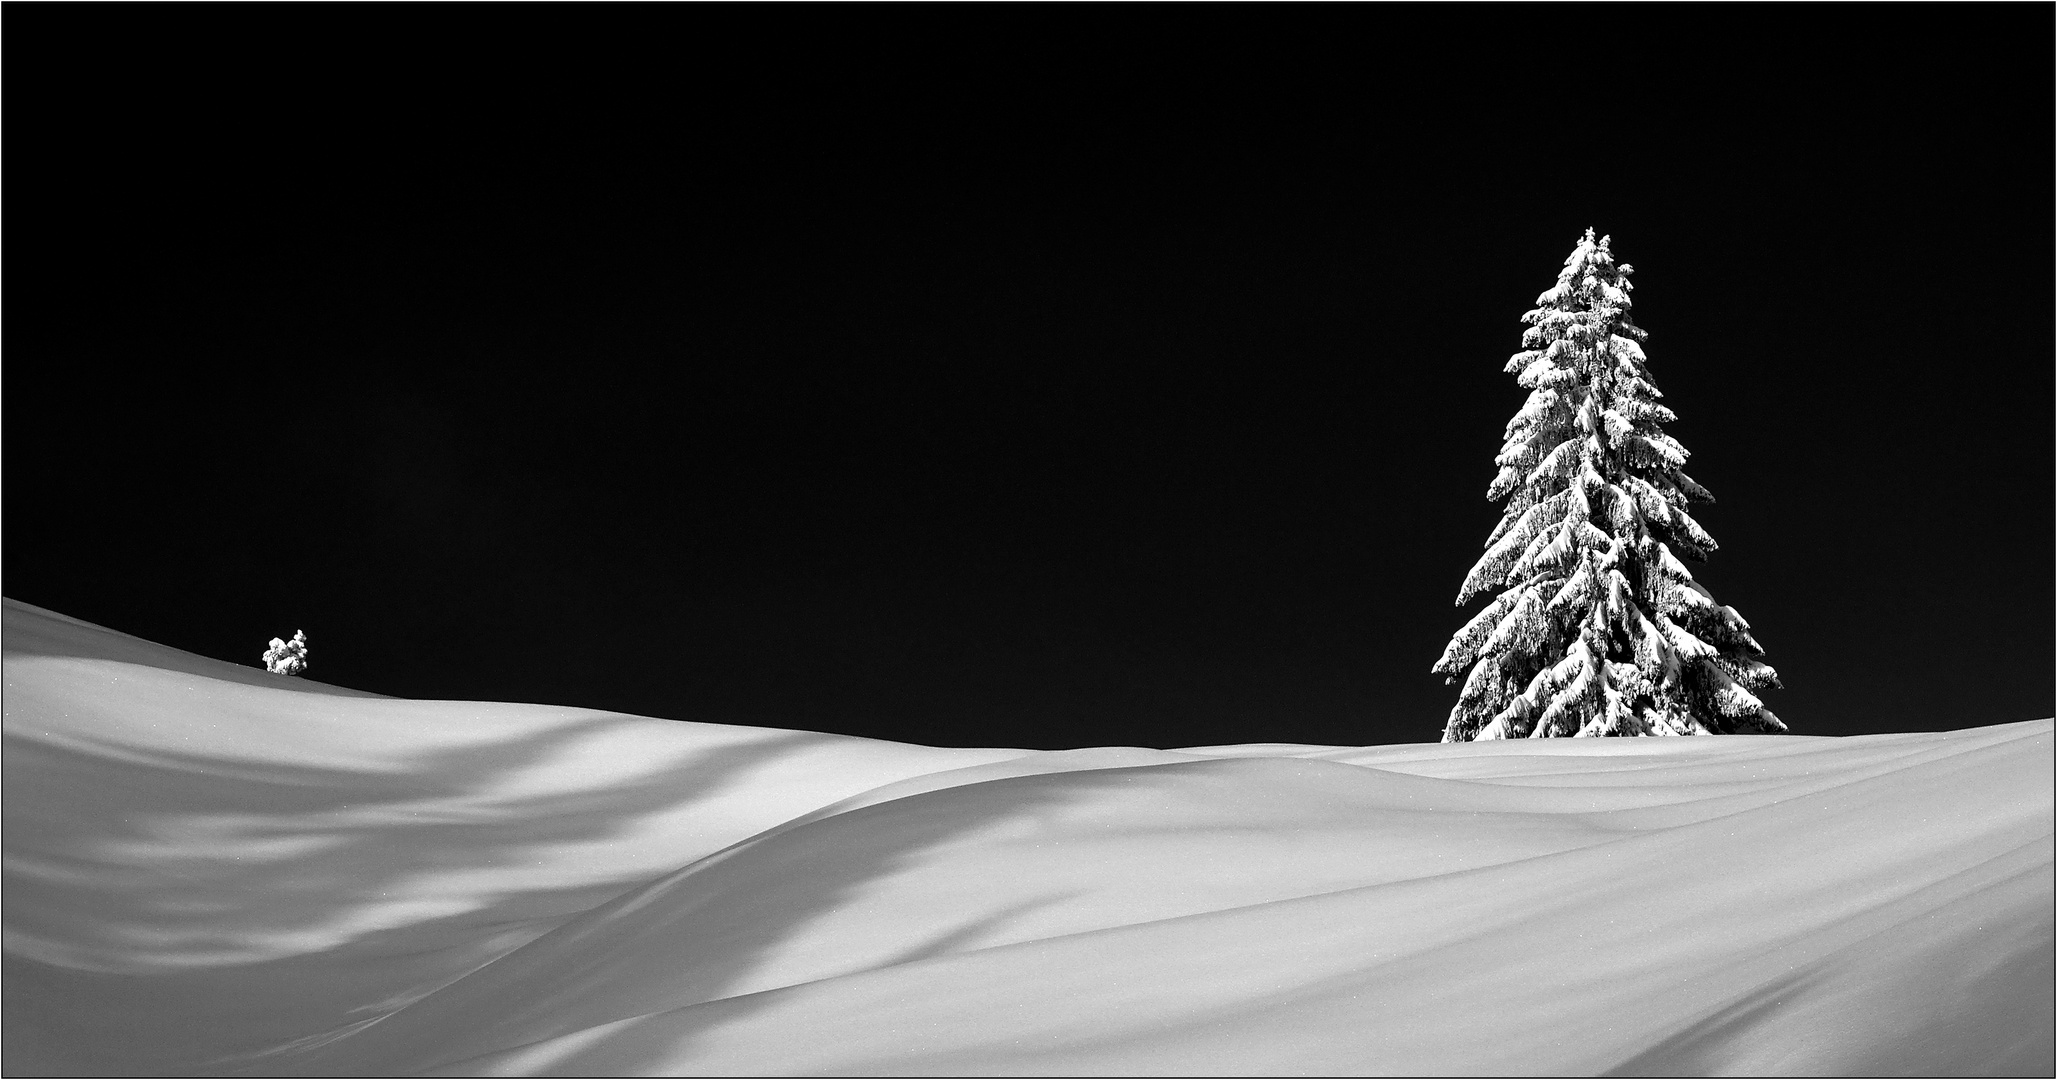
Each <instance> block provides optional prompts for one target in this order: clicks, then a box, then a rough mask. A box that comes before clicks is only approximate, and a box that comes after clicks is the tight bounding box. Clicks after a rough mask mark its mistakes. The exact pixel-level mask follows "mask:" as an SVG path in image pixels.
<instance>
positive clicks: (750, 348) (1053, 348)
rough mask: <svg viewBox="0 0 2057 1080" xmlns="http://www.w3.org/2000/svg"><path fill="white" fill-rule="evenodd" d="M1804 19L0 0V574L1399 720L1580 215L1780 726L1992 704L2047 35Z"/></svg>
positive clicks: (1176, 722) (1191, 734)
mask: <svg viewBox="0 0 2057 1080" xmlns="http://www.w3.org/2000/svg"><path fill="white" fill-rule="evenodd" d="M1819 14H1820V13H1819V12H1815V13H1813V14H1809V13H1807V12H1805V11H1798V10H1795V9H1792V8H1786V7H1775V8H1764V7H1750V8H1699V7H1694V8H1669V9H1653V8H1615V7H1609V8H1591V9H1573V8H1544V9H1531V8H1526V7H1521V8H1500V7H1472V6H1464V7H1454V8H1453V7H1444V8H1412V9H1407V8H1401V9H1387V8H1333V7H1320V8H1306V7H1300V8H1287V7H1279V8H1168V7H1149V8H1097V7H1069V6H1066V7H1055V8H975V9H972V8H928V7H913V8H840V7H837V8H808V7H785V6H774V7H768V8H716V9H708V8H692V9H662V8H646V7H628V8H605V9H596V8H540V7H537V8H527V7H524V8H484V7H479V8H400V7H352V8H275V9H251V8H246V7H232V8H195V7H187V8H181V9H176V10H174V11H171V12H165V11H162V10H159V9H153V8H147V7H122V8H106V7H97V6H96V7H54V6H20V5H16V6H13V7H11V8H10V9H9V11H8V13H7V31H8V33H7V35H6V71H7V93H6V106H5V125H6V128H5V149H6V164H7V170H6V180H7V185H6V207H5V209H6V250H5V255H6V264H5V270H6V277H5V286H6V295H5V298H6V315H7V335H6V345H7V353H6V367H5V374H4V379H5V383H4V400H5V428H4V434H5V457H4V465H5V508H4V512H5V520H4V524H5V545H4V557H5V566H4V573H5V582H4V588H5V591H6V593H7V595H8V596H11V597H14V598H16V599H19V600H24V601H27V602H30V603H35V604H40V605H43V606H46V607H50V608H54V609H56V610H58V611H61V612H64V613H66V614H69V615H73V616H76V617H79V618H83V619H87V620H90V621H93V622H98V623H102V624H105V625H108V626H111V627H113V628H115V629H119V630H123V631H127V632H130V633H134V634H138V635H141V636H143V637H146V638H150V639H153V640H156V641H161V642H164V643H166V644H170V645H175V646H178V647H180V648H183V649H188V650H191V651H194V652H198V653H202V654H206V655H210V656H215V657H220V658H224V659H229V660H234V661H237V662H243V663H249V664H252V665H257V664H258V663H259V661H258V654H259V653H260V652H261V651H262V650H263V648H264V645H265V642H266V641H267V640H268V639H269V638H271V637H273V636H275V635H276V636H290V635H291V633H292V632H293V631H294V630H295V629H299V628H304V629H305V630H306V631H307V633H308V635H309V638H310V641H311V646H312V649H311V656H312V660H313V668H312V670H311V671H310V673H309V674H310V676H311V677H313V678H317V679H320V680H323V681H328V682H334V683H339V684H342V685H347V686H353V687H358V688H362V689H367V690H374V691H378V692H381V693H387V694H397V695H404V696H408V697H421V698H461V699H489V700H514V701H537V702H551V703H560V704H569V705H579V706H590V707H595V708H604V709H614V710H623V711H628V712H635V713H641V714H646V715H652V716H662V717H672V718H680V719H693V720H708V721H719V722H732V723H747V724H762V725H770V726H778V727H791V728H806V729H813V730H823V731H836V732H847V733H856V734H864V735H871V736H876V737H881V738H890V739H897V740H906V741H915V742H925V743H933V744H944V745H996V746H1022V747H1068V746H1087V745H1113V744H1130V745H1156V746H1181V745H1200V744H1211V743H1231V742H1272V741H1276V742H1310V743H1322V744H1363V743H1381V742H1407V741H1423V740H1433V739H1435V738H1436V737H1437V736H1438V735H1439V733H1440V731H1441V726H1442V723H1443V720H1444V717H1445V715H1446V713H1447V711H1448V709H1449V706H1450V704H1451V702H1452V701H1453V700H1454V696H1455V690H1454V688H1449V687H1445V686H1444V685H1443V683H1442V680H1441V679H1440V678H1439V677H1436V676H1432V675H1430V674H1429V670H1428V669H1429V665H1430V664H1431V663H1432V662H1433V661H1434V660H1435V659H1436V657H1437V655H1438V654H1439V653H1440V652H1441V650H1442V647H1443V645H1444V643H1445V641H1446V640H1447V639H1448V637H1449V635H1450V634H1451V632H1452V631H1454V630H1455V629H1456V628H1457V627H1458V626H1459V625H1461V624H1462V622H1463V621H1464V619H1465V618H1466V617H1468V615H1469V614H1470V613H1471V611H1473V610H1475V609H1476V607H1477V605H1478V604H1479V603H1480V602H1481V601H1473V602H1472V604H1470V605H1467V606H1466V608H1464V609H1463V610H1458V609H1455V608H1453V607H1452V606H1451V600H1452V598H1453V597H1454V596H1455V595H1456V591H1457V588H1458V585H1459V584H1460V582H1461V581H1462V579H1463V577H1464V574H1465V571H1466V570H1467V569H1468V568H1469V567H1470V565H1471V563H1472V561H1473V560H1474V559H1475V558H1476V556H1477V554H1478V552H1479V549H1480V544H1481V543H1482V541H1483V540H1484V539H1485V536H1486V534H1487V533H1488V531H1489V530H1490V529H1491V528H1492V526H1493V524H1494V522H1495V521H1497V519H1498V511H1497V508H1496V507H1495V506H1494V505H1493V504H1489V503H1487V502H1486V501H1485V500H1484V498H1483V495H1484V491H1485V488H1486V485H1487V483H1488V481H1489V480H1490V479H1491V478H1492V475H1493V471H1494V470H1493V466H1492V457H1493V455H1494V454H1495V453H1496V452H1497V450H1498V448H1499V444H1500V437H1501V431H1502V428H1503V426H1504V425H1505V424H1506V422H1507V420H1508V418H1509V417H1510V416H1512V415H1513V413H1514V411H1515V410H1516V409H1517V408H1518V407H1519V405H1520V404H1521V402H1522V400H1523V398H1524V396H1525V395H1524V392H1523V391H1521V390H1520V389H1519V388H1518V387H1516V386H1515V384H1514V380H1513V377H1512V376H1510V375H1507V374H1504V373H1503V372H1502V370H1501V366H1502V364H1503V363H1504V362H1505V360H1506V359H1507V357H1508V356H1509V355H1510V354H1511V353H1513V352H1514V351H1516V350H1517V349H1518V348H1519V347H1520V344H1519V341H1520V332H1521V329H1522V327H1521V324H1520V323H1519V321H1518V319H1519V316H1520V315H1521V314H1522V312H1524V311H1525V310H1527V309H1528V308H1529V307H1530V306H1531V301H1532V300H1533V298H1534V297H1535V295H1536V294H1537V293H1538V292H1540V291H1542V290H1543V289H1544V288H1546V287H1547V286H1549V285H1550V284H1551V282H1552V281H1553V280H1554V277H1555V275H1556V272H1557V270H1558V267H1559V266H1560V264H1561V262H1562V260H1563V259H1564V257H1565V256H1566V255H1567V254H1569V253H1570V251H1571V249H1572V247H1573V245H1574V243H1575V242H1576V240H1577V239H1578V237H1579V235H1580V234H1581V233H1582V232H1583V231H1584V229H1585V228H1586V227H1587V226H1589V225H1590V226H1593V227H1595V228H1597V229H1599V230H1600V231H1601V232H1603V233H1608V234H1611V235H1612V236H1613V237H1614V250H1615V252H1616V254H1617V256H1618V257H1619V258H1621V259H1623V260H1625V261H1627V262H1629V263H1632V264H1633V265H1634V266H1635V267H1636V268H1637V271H1638V274H1637V277H1636V278H1635V280H1636V282H1637V284H1638V286H1639V290H1638V291H1637V293H1636V294H1635V299H1636V318H1637V321H1638V322H1639V323H1640V324H1641V325H1642V326H1643V327H1644V328H1645V329H1647V330H1648V331H1650V334H1651V339H1650V341H1649V343H1648V346H1647V348H1648V351H1649V354H1650V357H1651V361H1652V369H1653V372H1654V373H1655V376H1656V379H1657V382H1658V385H1659V386H1660V388H1661V389H1663V390H1664V392H1665V394H1666V403H1667V404H1669V405H1671V406H1672V407H1673V408H1674V409H1675V410H1676V411H1677V412H1678V414H1679V416H1680V419H1679V421H1678V422H1677V423H1675V424H1673V425H1672V426H1671V428H1670V430H1671V432H1672V433H1673V435H1675V436H1676V437H1677V438H1678V439H1679V440H1680V441H1681V442H1682V443H1683V444H1684V445H1685V446H1686V448H1687V449H1688V450H1690V451H1692V452H1693V453H1694V455H1695V456H1694V458H1693V460H1692V462H1691V463H1690V464H1689V465H1688V470H1689V471H1690V472H1691V473H1692V475H1693V476H1695V477H1696V478H1697V479H1699V480H1700V481H1701V482H1702V483H1704V484H1705V485H1706V486H1708V487H1709V488H1710V489H1712V490H1713V491H1714V493H1715V495H1716V496H1717V497H1718V498H1719V499H1720V502H1719V503H1718V504H1715V505H1712V506H1708V507H1705V508H1704V509H1703V510H1701V511H1700V512H1699V513H1698V517H1699V519H1700V521H1701V522H1702V524H1704V525H1705V526H1706V527H1707V528H1708V530H1709V531H1710V532H1712V533H1713V535H1714V536H1715V538H1716V539H1717V540H1718V541H1719V542H1720V543H1721V545H1722V546H1721V550H1720V551H1719V552H1718V553H1717V554H1716V555H1715V556H1714V558H1713V560H1712V562H1711V563H1709V564H1707V565H1705V566H1704V567H1695V572H1696V574H1697V575H1698V576H1699V578H1700V580H1701V581H1702V582H1704V583H1706V584H1707V585H1708V586H1709V587H1710V588H1711V589H1712V590H1713V591H1714V593H1715V595H1716V597H1717V598H1718V599H1720V600H1721V601H1722V602H1724V603H1727V604H1731V605H1734V606H1735V607H1737V608H1738V609H1739V610H1740V611H1742V612H1743V614H1744V615H1745V616H1747V617H1748V618H1749V619H1750V621H1751V623H1752V625H1753V626H1754V627H1755V629H1756V632H1757V636H1758V638H1759V640H1760V641H1762V642H1763V643H1764V645H1765V646H1766V649H1767V650H1768V655H1767V657H1766V659H1767V660H1768V661H1769V662H1770V663H1772V664H1773V665H1775V666H1776V667H1777V668H1778V669H1779V670H1780V672H1781V674H1782V675H1783V677H1784V679H1785V682H1786V685H1787V687H1788V689H1786V690H1784V691H1775V692H1772V693H1771V694H1770V696H1769V697H1768V698H1767V701H1768V703H1769V704H1770V705H1771V706H1772V707H1773V708H1774V709H1775V710H1777V711H1778V712H1779V714H1780V715H1781V716H1782V717H1784V718H1785V720H1786V721H1787V722H1788V724H1789V725H1790V726H1791V727H1792V729H1793V730H1794V731H1795V732H1796V733H1799V734H1827V735H1848V734H1858V733H1867V732H1884V731H1908V730H1936V729H1945V728H1956V727H1965V726H1972V725H1981V724H1992V723H2002V722H2010V721H2017V720H2026V719H2033V718H2038V717H2043V716H2048V715H2050V714H2051V713H2052V712H2053V682H2057V669H2053V652H2057V635H2053V604H2052V599H2053V564H2057V548H2053V496H2052V493H2053V469H2052V461H2053V443H2052V415H2053V410H2052V402H2053V378H2052V372H2053V335H2052V324H2053V319H2052V314H2053V305H2052V299H2053V288H2057V283H2053V274H2052V267H2053V243H2052V227H2053V225H2052V203H2053V184H2052V177H2053V165H2052V161H2053V153H2052V148H2053V136H2052V131H2053V110H2052V106H2051V102H2052V74H2053V73H2052V63H2051V54H2052V50H2051V41H2052V29H2053V14H2052V9H2051V8H2049V7H2048V6H2047V5H2012V6H2002V7H1984V8H1972V9H1967V8H1963V7H1952V8H1947V9H1910V8H1905V7H1892V8H1871V9H1867V10H1866V11H1864V12H1863V13H1862V18H1861V19H1859V20H1857V21H1859V22H1861V23H1863V24H1864V25H1863V27H1862V32H1861V33H1853V32H1852V30H1851V28H1850V27H1849V26H1847V25H1846V26H1842V27H1840V28H1838V29H1836V30H1834V31H1829V30H1814V29H1808V28H1809V27H1816V26H1824V25H1827V24H1826V20H1823V19H1820V18H1817V17H1816V16H1817V15H1819ZM442 23H448V25H441V24H442ZM1596 24H1597V25H1596Z"/></svg>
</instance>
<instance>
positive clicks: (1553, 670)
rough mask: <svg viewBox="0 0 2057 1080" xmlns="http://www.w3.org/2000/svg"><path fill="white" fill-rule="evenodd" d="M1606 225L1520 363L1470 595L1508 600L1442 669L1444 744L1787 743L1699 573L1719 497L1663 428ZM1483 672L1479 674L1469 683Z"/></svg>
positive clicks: (1752, 651) (1533, 323)
mask: <svg viewBox="0 0 2057 1080" xmlns="http://www.w3.org/2000/svg"><path fill="white" fill-rule="evenodd" d="M1609 239H1611V238H1609V237H1601V238H1600V239H1599V240H1597V241H1595V240H1594V239H1593V230H1591V229H1587V230H1586V235H1585V238H1584V239H1582V240H1580V241H1579V243H1578V247H1577V248H1576V249H1575V250H1573V251H1572V253H1571V257H1570V258H1568V259H1566V260H1564V270H1563V272H1562V273H1560V274H1558V275H1557V284H1556V285H1554V286H1552V287H1551V288H1550V289H1549V290H1547V291H1545V292H1544V293H1543V294H1542V295H1541V296H1539V297H1537V298H1536V308H1535V310H1534V311H1531V312H1529V313H1528V314H1526V315H1523V316H1522V321H1523V322H1525V323H1527V324H1528V330H1527V331H1525V332H1524V333H1523V334H1522V339H1521V343H1522V346H1523V351H1522V352H1519V353H1516V354H1515V355H1514V357H1513V359H1511V360H1509V361H1508V362H1507V370H1508V371H1509V372H1519V379H1518V381H1519V382H1520V384H1521V385H1522V387H1523V388H1525V389H1527V390H1528V391H1529V396H1528V402H1527V404H1525V405H1523V406H1522V409H1521V411H1520V412H1518V413H1516V414H1515V416H1514V419H1513V420H1511V421H1509V422H1508V424H1507V432H1506V444H1505V446H1504V447H1503V448H1502V449H1501V451H1500V456H1499V457H1497V458H1495V459H1494V464H1496V465H1498V466H1499V467H1500V472H1499V475H1498V476H1497V477H1495V478H1494V480H1493V483H1492V486H1491V487H1490V488H1489V489H1488V490H1487V492H1486V497H1487V498H1489V499H1494V500H1498V499H1503V498H1504V499H1506V500H1507V507H1506V512H1505V514H1504V515H1502V517H1501V519H1500V524H1499V526H1498V527H1497V528H1495V529H1494V530H1493V532H1492V535H1491V536H1489V537H1487V539H1486V545H1485V546H1486V552H1485V554H1484V555H1483V556H1481V557H1480V558H1479V560H1478V564H1477V565H1476V566H1473V567H1472V569H1471V573H1470V574H1469V575H1468V576H1467V577H1466V578H1465V579H1464V587H1463V588H1462V589H1461V590H1460V591H1459V592H1458V594H1457V603H1458V604H1460V605H1461V604H1463V603H1464V602H1465V601H1466V600H1469V599H1470V598H1471V597H1473V596H1476V595H1478V594H1479V593H1482V592H1488V591H1496V592H1497V593H1498V595H1497V597H1496V598H1495V599H1494V600H1493V602H1492V603H1490V604H1487V605H1486V608H1485V610H1483V611H1481V612H1479V613H1478V614H1477V615H1476V616H1474V617H1473V618H1472V619H1471V621H1470V622H1467V623H1465V624H1464V627H1463V628H1462V629H1460V630H1458V631H1457V633H1456V635H1455V636H1453V637H1452V638H1451V639H1450V644H1449V647H1448V648H1445V649H1444V650H1443V656H1442V658H1441V659H1439V660H1437V661H1436V663H1435V666H1434V668H1433V669H1432V670H1433V671H1435V672H1436V673H1438V674H1441V675H1444V676H1446V677H1447V678H1446V679H1445V681H1446V682H1455V681H1457V678H1458V677H1459V676H1460V675H1462V676H1463V680H1464V685H1463V689H1462V690H1461V691H1460V692H1459V693H1458V697H1457V705H1456V707H1455V708H1453V709H1451V710H1450V719H1449V722H1448V724H1447V725H1445V727H1444V729H1443V741H1444V742H1463V741H1467V740H1472V739H1504V738H1518V737H1529V738H1550V737H1554V736H1564V735H1696V734H1715V733H1718V734H1732V733H1739V732H1780V731H1784V730H1786V726H1785V724H1783V723H1781V722H1780V721H1779V718H1778V717H1777V716H1775V715H1773V714H1772V711H1771V710H1770V709H1767V708H1765V707H1764V703H1763V702H1762V701H1759V700H1758V698H1757V696H1756V694H1755V693H1753V691H1756V690H1761V689H1764V688H1765V687H1768V686H1778V685H1779V682H1778V674H1777V672H1775V671H1773V670H1772V669H1771V668H1770V667H1769V666H1767V665H1765V664H1763V663H1760V662H1759V661H1758V660H1757V659H1756V658H1757V657H1759V656H1762V655H1763V653H1764V650H1763V649H1761V648H1760V647H1758V644H1757V642H1756V640H1755V639H1753V638H1752V637H1751V636H1750V624H1749V623H1747V622H1744V621H1743V617H1742V616H1741V615H1739V614H1737V613H1736V610H1735V609H1734V608H1731V607H1724V606H1722V605H1720V604H1717V603H1715V602H1714V597H1713V595H1712V594H1711V593H1709V592H1708V591H1707V590H1706V589H1705V588H1704V587H1702V586H1701V585H1700V584H1699V583H1698V582H1696V581H1694V580H1693V576H1692V574H1691V573H1689V572H1687V570H1686V568H1685V566H1684V564H1683V563H1681V562H1680V561H1679V558H1680V557H1681V556H1683V557H1685V558H1687V559H1692V560H1694V561H1701V562H1704V561H1705V560H1706V558H1707V556H1708V554H1709V553H1711V552H1712V551H1713V550H1714V547H1715V545H1714V539H1713V538H1712V537H1710V536H1708V535H1707V533H1706V531H1705V530H1704V529H1702V528H1700V525H1699V523H1698V522H1696V521H1694V520H1693V518H1692V516H1691V515H1690V514H1688V513H1687V512H1686V506H1687V504H1688V503H1689V502H1694V501H1703V502H1712V501H1713V498H1714V497H1713V496H1712V495H1711V494H1709V493H1708V492H1707V489H1705V488H1703V487H1701V486H1700V485H1699V484H1696V483H1694V482H1693V479H1692V477H1689V476H1687V475H1686V474H1685V473H1684V472H1683V471H1682V470H1681V466H1683V465H1684V464H1685V461H1686V450H1685V448H1684V447H1682V446H1680V445H1679V444H1678V443H1677V442H1676V441H1674V440H1673V439H1672V438H1671V437H1670V436H1668V435H1666V434H1664V433H1663V432H1662V431H1660V430H1659V429H1658V425H1659V424H1661V423H1665V422H1668V421H1670V420H1673V419H1675V418H1676V417H1675V416H1674V414H1673V413H1672V411H1671V410H1670V409H1667V408H1665V407H1664V406H1662V405H1659V404H1657V398H1659V397H1661V396H1662V395H1661V394H1660V393H1659V392H1658V390H1657V386H1656V384H1655V383H1654V382H1653V381H1652V380H1651V378H1650V370H1649V367H1648V366H1647V359H1646V358H1645V356H1644V355H1643V350H1642V346H1641V344H1640V343H1641V342H1643V341H1645V340H1647V339H1648V336H1649V335H1647V334H1646V333H1644V332H1643V331H1642V330H1641V329H1639V328H1637V327H1636V325H1635V324H1634V323H1632V322H1630V321H1629V297H1628V294H1629V288H1630V286H1629V281H1628V278H1629V274H1630V273H1632V272H1633V268H1631V267H1630V266H1628V265H1627V264H1626V263H1624V264H1621V265H1619V266H1617V265H1616V264H1615V262H1614V256H1613V255H1612V254H1611V253H1610V252H1609V251H1608V247H1607V246H1608V241H1609ZM1467 670H1468V672H1469V673H1468V674H1466V672H1467Z"/></svg>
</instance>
